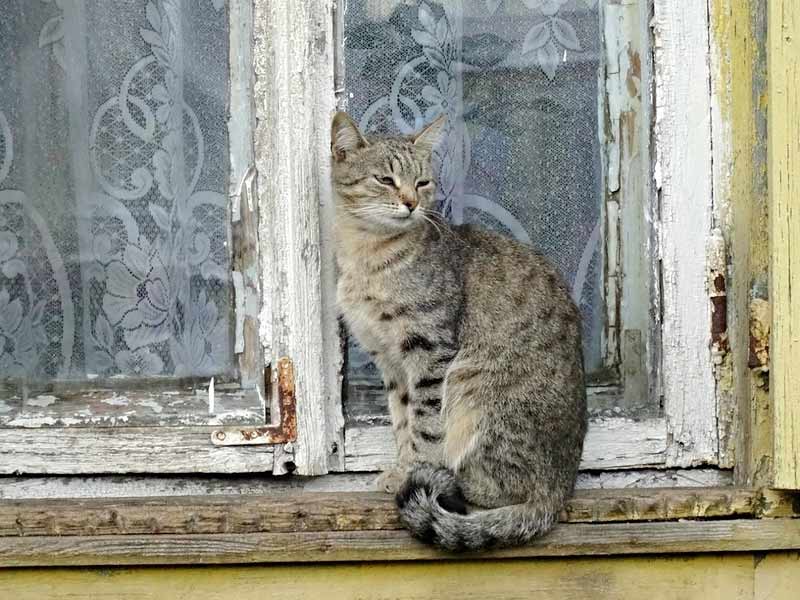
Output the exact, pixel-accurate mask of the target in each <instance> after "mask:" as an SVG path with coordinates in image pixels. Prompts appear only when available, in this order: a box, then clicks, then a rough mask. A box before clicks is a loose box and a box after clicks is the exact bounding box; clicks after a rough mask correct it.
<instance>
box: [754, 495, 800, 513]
mask: <svg viewBox="0 0 800 600" xmlns="http://www.w3.org/2000/svg"><path fill="white" fill-rule="evenodd" d="M756 514H757V515H758V516H759V517H766V518H773V519H774V518H787V517H788V518H800V492H786V491H781V490H771V489H764V490H762V491H761V494H760V497H759V499H758V504H757V511H756Z"/></svg>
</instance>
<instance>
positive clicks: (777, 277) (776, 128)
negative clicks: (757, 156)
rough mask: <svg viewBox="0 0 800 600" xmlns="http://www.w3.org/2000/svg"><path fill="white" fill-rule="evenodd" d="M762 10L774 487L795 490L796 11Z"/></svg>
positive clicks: (799, 469)
mask: <svg viewBox="0 0 800 600" xmlns="http://www.w3.org/2000/svg"><path fill="white" fill-rule="evenodd" d="M768 10H769V12H768V19H769V20H768V28H767V29H768V35H767V60H768V93H769V109H768V115H769V116H768V121H769V125H768V136H769V138H768V139H769V141H768V144H769V152H768V163H769V165H768V172H769V210H770V245H771V247H770V256H771V269H770V284H771V285H770V288H771V289H770V296H771V299H772V343H771V344H770V352H769V354H770V359H771V362H772V365H771V367H770V391H771V395H772V402H773V405H774V413H773V414H774V419H773V423H774V463H773V464H774V485H775V486H776V487H779V488H786V489H800V368H798V365H800V292H798V290H800V200H799V199H800V49H799V48H798V44H800V5H798V3H797V2H796V1H795V0H774V1H773V2H770V3H769V9H768Z"/></svg>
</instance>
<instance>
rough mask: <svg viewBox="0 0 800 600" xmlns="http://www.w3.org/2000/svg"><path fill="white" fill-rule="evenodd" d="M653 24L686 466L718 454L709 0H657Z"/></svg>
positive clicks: (675, 431)
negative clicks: (710, 283)
mask: <svg viewBox="0 0 800 600" xmlns="http://www.w3.org/2000/svg"><path fill="white" fill-rule="evenodd" d="M652 26H653V35H654V45H655V77H656V90H655V97H656V111H655V117H656V118H655V138H656V157H657V163H656V174H657V180H656V182H657V184H658V186H659V188H660V190H661V196H660V200H661V223H660V228H659V231H660V249H661V256H662V281H663V290H662V292H663V314H664V321H663V332H662V352H663V355H662V365H663V384H664V389H663V391H664V403H665V412H666V417H667V434H668V448H667V464H668V466H692V465H698V464H703V463H716V461H717V448H718V438H717V425H716V414H717V410H716V399H715V386H714V371H713V366H712V362H711V354H710V344H711V333H710V307H709V301H708V297H707V295H706V272H707V258H706V241H707V239H708V237H709V233H710V231H711V227H712V219H711V215H712V213H711V211H712V200H713V199H712V187H711V181H712V166H711V156H712V154H711V99H710V91H709V77H710V72H709V65H708V47H709V45H708V44H709V40H708V27H709V24H708V13H707V5H706V3H705V2H687V3H680V6H678V4H677V3H675V2H674V1H673V0H656V2H655V4H654V17H653V23H652Z"/></svg>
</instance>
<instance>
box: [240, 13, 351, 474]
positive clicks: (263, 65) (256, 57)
mask: <svg viewBox="0 0 800 600" xmlns="http://www.w3.org/2000/svg"><path fill="white" fill-rule="evenodd" d="M332 10H333V2H332V0H322V1H320V2H279V1H276V0H256V1H255V2H254V30H253V44H254V46H253V70H254V76H255V83H254V85H253V93H254V104H255V118H256V132H255V165H256V170H257V172H258V204H259V219H260V224H259V231H258V237H259V240H261V241H262V247H261V251H262V253H261V257H262V263H261V267H262V268H261V274H260V276H261V281H262V282H263V285H264V305H263V306H262V310H261V313H260V318H261V321H260V334H261V342H262V344H263V346H264V348H265V355H266V359H267V362H270V363H271V364H277V361H278V359H279V358H280V357H281V356H288V357H289V358H291V359H292V361H293V362H294V364H295V373H296V379H295V385H296V389H297V398H298V403H297V423H298V441H297V443H295V444H294V448H293V450H294V463H295V465H296V467H297V472H298V473H299V474H302V475H321V474H323V473H326V472H327V470H328V455H329V453H330V452H331V444H332V442H333V441H335V440H334V439H329V437H330V434H331V432H330V431H329V426H330V420H329V417H330V411H331V410H332V403H331V402H330V401H329V399H330V396H331V394H335V393H336V392H335V390H337V382H336V381H328V379H329V377H330V375H331V368H330V365H329V364H328V362H329V361H331V360H334V361H335V357H332V356H328V355H327V351H328V350H330V348H331V346H330V343H329V340H328V339H327V337H326V332H328V330H329V328H330V327H332V326H333V325H332V324H324V325H323V323H324V317H325V316H327V314H328V313H327V312H325V311H324V310H323V306H324V303H323V294H322V285H321V281H322V279H321V277H322V265H323V262H324V261H323V258H322V256H321V244H320V235H321V228H320V202H321V201H322V200H323V199H322V196H321V189H322V188H321V187H320V186H321V185H323V184H321V182H324V181H327V180H328V178H329V176H328V173H329V163H330V161H329V155H330V140H329V124H330V118H331V116H332V113H333V109H334V106H335V98H334V92H333V46H332V43H331V38H332V35H333V31H332V29H333V15H332ZM325 260H327V259H325Z"/></svg>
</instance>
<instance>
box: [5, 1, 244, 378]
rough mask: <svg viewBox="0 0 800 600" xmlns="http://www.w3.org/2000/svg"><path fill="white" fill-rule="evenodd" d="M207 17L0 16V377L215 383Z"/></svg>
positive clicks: (224, 355) (184, 7)
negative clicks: (175, 379)
mask: <svg viewBox="0 0 800 600" xmlns="http://www.w3.org/2000/svg"><path fill="white" fill-rule="evenodd" d="M228 75H229V73H228V15H227V10H226V8H225V3H224V0H135V1H134V0H128V1H125V2H118V1H115V2H108V1H106V0H54V1H51V0H5V1H4V2H3V3H2V7H0V81H2V86H0V376H2V377H5V378H8V377H11V378H14V379H18V378H21V379H26V380H29V381H30V380H37V381H38V380H51V381H52V380H82V379H84V380H85V379H87V378H89V379H96V378H100V379H107V378H112V377H117V376H129V377H137V378H151V377H189V376H208V375H221V374H230V373H232V372H233V359H232V339H231V319H230V313H231V289H230V281H229V271H230V267H229V260H230V258H229V248H228V236H229V232H228V228H227V223H228V219H227V208H226V193H225V192H226V190H227V187H228V180H227V178H228V139H227V128H226V122H227V112H228V111H227V98H228Z"/></svg>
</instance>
